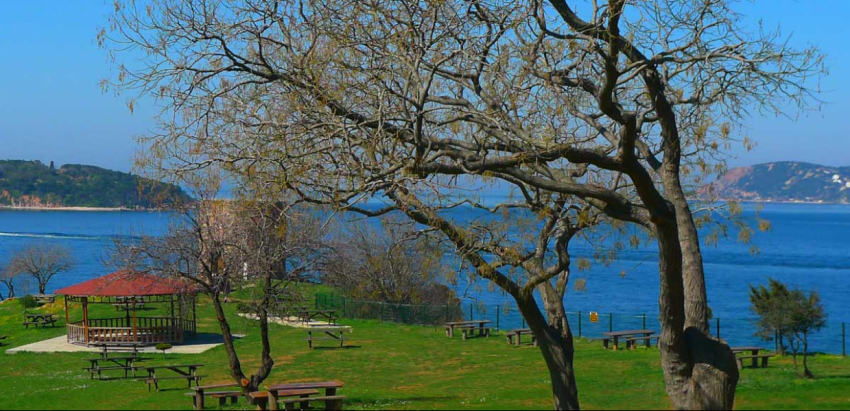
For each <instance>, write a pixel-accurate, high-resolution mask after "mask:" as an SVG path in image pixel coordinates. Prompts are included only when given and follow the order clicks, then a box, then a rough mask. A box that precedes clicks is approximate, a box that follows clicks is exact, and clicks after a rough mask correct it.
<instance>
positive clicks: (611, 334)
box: [602, 330, 655, 351]
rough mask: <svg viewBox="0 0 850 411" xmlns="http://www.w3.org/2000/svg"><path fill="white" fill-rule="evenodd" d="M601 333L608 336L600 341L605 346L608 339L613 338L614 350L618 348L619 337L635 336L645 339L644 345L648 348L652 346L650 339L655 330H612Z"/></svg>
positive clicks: (606, 346)
mask: <svg viewBox="0 0 850 411" xmlns="http://www.w3.org/2000/svg"><path fill="white" fill-rule="evenodd" d="M602 335H604V336H606V337H608V338H603V339H602V343H603V344H604V345H605V348H606V349H607V348H608V341H609V340H613V342H614V351H617V350H619V349H620V338H630V337H637V338H639V339H645V340H646V347H647V348H649V347H651V346H652V344H651V343H650V340H651V339H652V338H654V337H653V336H654V335H655V331H652V330H625V331H612V332H604V333H602Z"/></svg>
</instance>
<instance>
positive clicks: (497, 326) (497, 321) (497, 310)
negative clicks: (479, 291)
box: [496, 305, 502, 331]
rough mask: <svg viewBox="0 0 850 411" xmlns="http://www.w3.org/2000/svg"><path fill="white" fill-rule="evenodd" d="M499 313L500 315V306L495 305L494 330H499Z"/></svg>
mask: <svg viewBox="0 0 850 411" xmlns="http://www.w3.org/2000/svg"><path fill="white" fill-rule="evenodd" d="M501 315H502V306H501V305H497V306H496V331H498V330H499V322H500V321H499V320H501Z"/></svg>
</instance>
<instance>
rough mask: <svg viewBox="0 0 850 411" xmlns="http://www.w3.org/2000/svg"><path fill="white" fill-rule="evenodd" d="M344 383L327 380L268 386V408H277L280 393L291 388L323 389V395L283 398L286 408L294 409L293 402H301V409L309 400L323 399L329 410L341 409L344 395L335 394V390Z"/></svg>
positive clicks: (307, 404)
mask: <svg viewBox="0 0 850 411" xmlns="http://www.w3.org/2000/svg"><path fill="white" fill-rule="evenodd" d="M343 386H344V384H343V383H342V382H339V381H327V382H306V383H295V384H282V385H275V386H271V387H268V392H269V409H270V410H277V409H279V408H278V403H279V401H280V393H281V392H286V391H291V390H325V395H324V396H323V397H309V398H304V397H301V398H297V399H296V398H293V399H288V400H283V401H282V403H283V404H284V408H285V409H287V410H292V409H295V408H294V407H295V404H299V403H300V404H302V408H301V409H305V408H304V406H309V403H310V402H315V401H324V402H325V407H327V409H329V410H341V409H342V401H343V400H345V397H340V396H337V395H336V394H337V390H338V389H340V388H342V387H343Z"/></svg>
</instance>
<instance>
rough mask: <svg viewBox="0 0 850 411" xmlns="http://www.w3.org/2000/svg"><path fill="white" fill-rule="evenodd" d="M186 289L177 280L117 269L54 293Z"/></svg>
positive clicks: (124, 294) (148, 292)
mask: <svg viewBox="0 0 850 411" xmlns="http://www.w3.org/2000/svg"><path fill="white" fill-rule="evenodd" d="M188 291H189V287H187V286H186V285H185V284H183V283H181V282H179V281H174V280H171V279H167V278H162V277H157V276H155V275H151V274H146V273H138V272H132V271H118V272H115V273H112V274H109V275H105V276H103V277H99V278H95V279H93V280H89V281H86V282H84V283H79V284H77V285H72V286H70V287H65V288H63V289H61V290H58V291H56V294H61V295H71V296H77V297H148V296H155V295H175V294H184V293H186V292H188Z"/></svg>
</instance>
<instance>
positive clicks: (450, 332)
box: [446, 320, 491, 339]
mask: <svg viewBox="0 0 850 411" xmlns="http://www.w3.org/2000/svg"><path fill="white" fill-rule="evenodd" d="M490 323H491V321H487V320H478V321H455V322H448V323H446V336H447V337H449V338H453V337H454V336H455V329H459V330H462V331H463V338H464V339H466V337H467V331H472V332H474V331H475V330H476V329H477V330H478V336H479V337H484V336H485V335H486V336H487V337H489V336H490V328H488V327H487V324H490Z"/></svg>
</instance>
